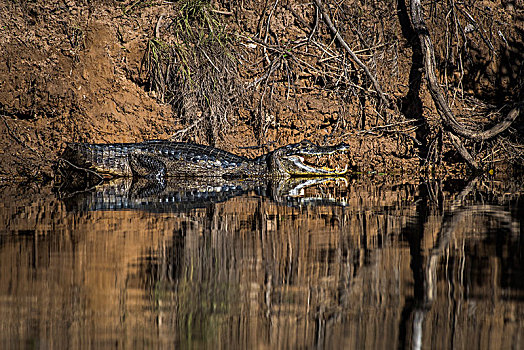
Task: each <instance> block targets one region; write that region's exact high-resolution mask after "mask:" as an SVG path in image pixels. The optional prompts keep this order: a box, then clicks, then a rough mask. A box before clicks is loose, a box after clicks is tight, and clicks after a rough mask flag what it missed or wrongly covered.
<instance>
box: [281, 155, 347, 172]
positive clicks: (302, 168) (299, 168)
mask: <svg viewBox="0 0 524 350" xmlns="http://www.w3.org/2000/svg"><path fill="white" fill-rule="evenodd" d="M287 160H288V161H290V162H291V163H292V164H293V166H291V167H288V168H287V169H286V172H287V173H288V174H289V175H291V176H336V175H344V174H346V173H347V170H348V166H347V164H346V167H345V168H344V169H343V170H338V169H331V168H328V167H315V166H312V165H308V164H306V163H304V157H301V156H291V157H288V158H287Z"/></svg>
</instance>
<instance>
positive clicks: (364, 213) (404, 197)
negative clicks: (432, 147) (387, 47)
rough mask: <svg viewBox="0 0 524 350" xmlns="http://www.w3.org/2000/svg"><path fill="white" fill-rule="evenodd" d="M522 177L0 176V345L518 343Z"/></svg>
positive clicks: (521, 333) (523, 270) (522, 294)
mask: <svg viewBox="0 0 524 350" xmlns="http://www.w3.org/2000/svg"><path fill="white" fill-rule="evenodd" d="M522 189H523V187H522V185H521V184H519V183H508V182H498V181H494V180H489V179H476V180H473V181H471V182H467V181H462V180H456V181H453V180H447V181H428V180H419V179H416V180H404V179H398V178H385V177H381V178H366V179H360V178H359V179H351V180H346V181H343V180H340V179H339V180H333V181H326V182H324V183H314V182H309V183H308V182H307V181H302V182H300V181H297V182H295V183H291V184H290V183H284V184H282V183H269V184H268V183H260V182H257V183H246V182H241V183H226V184H224V183H220V184H217V183H211V184H205V183H202V182H199V183H196V184H187V183H184V182H179V183H178V182H176V181H175V183H168V184H161V185H155V184H153V185H151V184H136V183H135V184H133V183H129V182H126V181H123V182H120V183H116V184H115V183H113V184H108V185H104V186H98V187H96V188H94V189H92V190H91V191H87V192H80V193H75V194H70V193H69V194H67V195H64V194H63V193H61V194H60V195H58V194H56V193H54V192H52V191H51V188H50V187H40V186H36V185H25V186H4V187H3V188H1V189H0V196H1V197H2V200H1V204H0V341H1V343H0V344H1V346H2V348H7V347H10V348H20V347H29V348H31V347H35V348H56V349H58V348H73V347H74V348H77V347H96V348H99V347H107V348H115V347H116V348H122V347H125V348H131V347H148V348H152V347H169V348H173V347H176V348H179V347H182V348H187V347H215V348H348V349H352V348H353V349H361V348H364V347H366V348H374V349H380V348H383V349H391V348H458V349H466V348H467V349H470V348H484V349H488V348H513V349H518V348H523V347H524V244H523V238H524V231H523V224H522V218H523V217H524V206H523V197H522Z"/></svg>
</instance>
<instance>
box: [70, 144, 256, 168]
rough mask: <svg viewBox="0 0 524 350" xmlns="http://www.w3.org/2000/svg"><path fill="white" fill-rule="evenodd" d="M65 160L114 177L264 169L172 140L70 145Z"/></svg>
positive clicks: (221, 151) (242, 158)
mask: <svg viewBox="0 0 524 350" xmlns="http://www.w3.org/2000/svg"><path fill="white" fill-rule="evenodd" d="M62 158H63V159H65V160H67V161H69V162H70V163H72V164H74V165H75V166H78V167H80V168H85V169H91V170H94V171H96V172H98V173H102V174H109V175H112V176H133V175H139V176H155V175H157V174H160V173H161V174H162V175H164V176H223V175H237V174H239V175H244V173H245V174H247V175H249V172H258V171H259V170H260V169H258V167H259V165H258V164H253V161H252V160H250V159H248V158H245V157H241V156H237V155H235V154H232V153H229V152H226V151H223V150H220V149H217V148H214V147H210V146H204V145H198V144H191V143H179V142H169V141H146V142H142V143H114V144H87V143H70V144H68V145H67V147H66V149H65V150H64V153H63V154H62ZM255 168H257V169H255Z"/></svg>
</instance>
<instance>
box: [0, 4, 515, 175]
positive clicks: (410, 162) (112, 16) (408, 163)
mask: <svg viewBox="0 0 524 350" xmlns="http://www.w3.org/2000/svg"><path fill="white" fill-rule="evenodd" d="M212 5H213V8H214V9H215V10H214V11H215V12H216V13H217V14H218V16H219V18H221V20H222V21H224V23H225V24H226V25H227V26H228V27H227V28H230V30H231V32H232V33H233V34H234V35H237V36H236V37H235V38H236V39H235V40H236V43H237V45H238V48H239V49H238V54H239V56H241V57H243V58H244V59H245V61H241V64H240V65H239V72H238V74H239V79H240V82H241V84H244V86H247V84H248V83H249V82H253V81H255V80H256V79H258V78H259V77H260V76H262V75H263V74H264V72H265V70H264V69H267V66H264V65H265V63H264V62H265V60H266V57H269V56H268V49H266V48H264V47H262V46H261V45H255V44H254V43H253V41H249V40H246V38H249V37H251V38H255V39H256V38H257V36H259V34H260V33H263V32H264V30H265V29H267V28H270V29H271V30H270V31H269V35H268V37H269V41H267V40H266V42H268V43H272V45H274V46H276V45H277V44H279V45H283V43H282V41H283V40H284V39H285V38H288V39H289V40H290V41H291V39H293V38H300V36H302V37H306V36H307V35H308V31H310V29H311V28H317V29H316V30H318V35H319V37H321V38H324V39H326V42H327V43H328V44H329V45H331V46H329V48H330V49H332V50H333V52H332V53H331V54H334V52H335V49H336V44H334V42H333V40H332V39H331V34H330V32H329V30H328V29H327V28H326V27H325V26H323V24H322V23H318V22H319V21H318V18H317V19H315V8H314V7H313V6H312V4H311V3H309V2H303V1H282V2H280V3H278V6H274V3H267V4H263V3H259V2H256V1H245V2H242V3H237V2H235V1H231V2H230V1H217V2H215V3H213V4H212ZM351 5H355V2H354V1H347V2H346V3H344V4H343V5H342V8H341V9H342V10H341V12H340V13H346V14H349V15H348V16H349V17H348V18H347V20H348V22H347V23H353V24H355V23H356V22H351V21H352V20H353V19H354V18H356V17H351V16H361V17H362V18H364V17H365V16H366V12H365V11H363V10H366V9H362V8H361V9H358V8H355V7H351ZM510 5H511V6H510ZM169 6H171V5H170V4H169V3H166V2H142V1H138V2H137V1H94V2H84V1H73V0H66V1H63V0H52V1H34V2H24V1H22V2H20V1H3V2H0V27H1V28H2V33H3V34H2V35H1V36H0V57H2V59H1V60H0V115H1V116H0V118H1V119H2V120H1V121H0V133H1V134H2V135H3V137H2V138H0V179H1V180H3V181H6V180H13V179H24V178H33V179H46V178H51V177H52V175H53V172H52V168H51V166H52V164H53V162H54V160H56V158H57V156H58V154H59V153H60V151H61V150H62V149H63V146H64V143H65V142H70V141H83V142H138V141H142V140H147V139H158V138H168V137H170V136H172V135H173V134H174V133H175V131H176V130H180V129H182V128H184V127H187V125H188V124H187V122H188V121H187V119H186V120H183V119H182V118H180V116H179V115H177V111H176V110H175V109H173V107H172V106H171V105H169V104H164V103H160V102H159V101H158V100H157V98H156V97H157V95H156V94H155V92H149V91H148V88H147V84H146V77H145V73H144V72H143V70H141V67H142V62H143V58H144V54H145V52H146V46H147V43H148V40H149V39H150V38H151V37H152V36H153V35H154V32H155V25H156V24H157V23H158V19H159V17H160V16H161V15H163V14H165V13H167V12H168V11H169V9H168V7H169ZM344 6H345V7H344ZM381 6H382V7H380V6H379V7H376V8H371V9H370V13H371V12H372V11H371V10H373V11H375V12H376V11H383V12H384V11H390V13H389V17H384V18H379V19H377V21H376V23H370V22H369V19H368V20H367V21H368V22H367V23H368V25H367V27H366V23H365V22H362V23H360V24H358V23H357V24H355V26H356V27H354V28H352V27H348V28H345V29H344V30H345V31H346V32H347V34H346V37H347V38H348V39H347V40H349V39H351V38H353V37H359V36H360V37H362V38H363V39H368V38H369V37H371V36H375V39H376V41H377V43H380V42H382V43H383V44H380V45H382V46H377V48H374V49H373V50H374V51H373V52H375V55H376V56H374V57H371V55H368V56H366V49H365V48H361V50H362V56H363V57H364V58H366V59H368V60H369V63H372V62H375V63H374V64H375V66H374V67H373V69H374V71H376V73H377V77H378V80H379V81H380V82H381V83H382V84H383V85H384V86H385V90H386V92H387V93H388V95H389V96H390V97H392V98H393V100H394V101H396V106H397V107H396V108H398V109H399V110H408V109H409V107H410V106H412V104H413V103H415V102H416V101H413V100H410V98H409V95H408V94H409V88H408V87H409V84H410V79H411V77H410V70H412V51H411V46H410V44H409V41H408V40H407V39H406V34H405V33H403V32H402V28H401V25H400V22H399V19H398V18H397V17H396V16H394V17H391V14H392V13H395V11H396V10H395V8H390V9H388V7H391V6H390V5H388V4H384V5H381ZM482 6H484V8H490V9H491V10H492V11H493V13H494V14H496V15H497V16H502V17H501V18H506V19H507V23H502V22H500V23H499V24H498V25H499V26H500V27H501V28H502V29H503V30H505V31H503V33H505V34H506V37H502V36H500V35H499V36H498V38H499V39H498V41H493V43H494V45H495V46H497V45H499V46H500V45H502V44H504V42H509V43H511V44H512V45H509V44H508V45H509V46H507V50H506V51H507V55H505V56H504V57H498V58H493V56H489V55H483V52H482V51H479V52H478V57H477V58H478V60H477V61H476V62H473V63H471V64H470V65H469V66H467V67H475V69H473V68H471V69H469V70H464V68H463V67H462V69H463V70H462V72H464V74H462V73H461V75H460V77H461V78H463V77H468V78H471V79H469V80H468V81H467V82H466V81H465V80H463V79H459V81H458V82H459V83H460V84H461V85H460V88H461V90H460V91H462V92H464V91H466V92H468V93H471V94H475V93H476V94H477V95H478V96H480V97H484V98H486V99H487V98H490V99H491V100H492V101H493V100H496V99H498V98H500V96H499V95H500V94H499V93H500V92H501V91H503V92H508V90H511V91H510V92H511V94H509V93H507V94H506V95H507V96H508V95H511V96H510V97H515V96H521V95H522V92H521V88H522V86H521V85H519V84H521V82H522V79H521V78H520V76H519V75H518V74H519V73H518V72H522V51H520V53H519V50H518V48H519V47H521V48H522V42H521V38H520V39H518V37H519V36H518V35H519V33H521V32H519V31H518V30H515V29H514V28H513V27H514V23H520V26H521V27H522V23H521V21H520V22H519V20H518V18H522V4H519V3H518V2H517V3H515V4H514V3H513V2H510V3H508V4H506V3H504V4H503V5H500V4H497V3H491V2H483V4H482ZM393 7H394V6H393ZM272 8H273V10H272ZM357 10H358V11H357ZM166 11H167V12H166ZM344 11H346V12H344ZM357 12H358V13H357ZM268 14H272V15H271V16H270V15H268ZM367 15H368V16H371V15H375V14H374V13H372V14H367ZM519 16H520V17H519ZM342 19H343V18H342ZM350 20H351V21H350ZM337 23H344V22H337ZM508 23H509V24H508ZM512 23H513V24H512ZM438 24H439V23H434V27H433V28H436V29H437V30H438V29H439V27H438ZM381 26H382V27H381ZM517 27H518V26H517ZM264 28H265V29H264ZM355 28H356V29H355ZM373 28H374V29H373ZM384 28H385V29H384ZM512 28H513V29H512ZM372 29H373V30H375V32H373V30H372ZM495 29H497V30H498V27H497V28H491V32H495V33H496V31H495ZM517 29H518V28H517ZM374 33H378V34H374ZM381 33H382V34H381ZM501 33H502V32H501ZM445 37H446V33H445V32H444V29H441V30H440V31H437V33H436V38H437V39H436V43H437V44H438V43H439V40H441V39H442V38H445ZM262 39H264V35H262V36H261V37H260V36H259V39H257V40H262ZM266 39H267V37H266ZM519 40H520V41H519ZM363 42H365V40H363ZM501 43H502V44H501ZM369 44H370V45H369V46H371V44H373V43H369ZM519 45H520V46H519ZM499 46H497V49H500V48H499ZM326 47H328V46H326ZM381 47H386V48H387V50H385V49H384V51H380V50H381ZM354 48H355V49H356V50H357V51H358V50H359V48H358V47H354ZM310 50H311V51H308V52H316V51H314V50H317V51H319V50H320V49H318V48H317V49H315V48H314V47H313V45H311V49H310ZM512 50H513V51H512ZM444 51H445V50H444ZM445 54H446V52H443V50H441V49H439V50H437V55H440V56H439V57H442V56H443V55H445ZM381 55H382V56H381ZM388 55H389V56H388ZM488 56H489V57H491V58H490V59H488V58H487V57H488ZM377 57H378V58H379V59H380V58H382V60H378V61H377V60H376V58H377ZM391 57H393V58H394V59H391ZM271 58H273V56H271ZM455 58H456V57H455ZM329 60H330V58H329V57H323V58H322V57H318V58H315V62H316V63H318V64H325V65H328V64H330V63H329ZM344 60H345V58H344ZM373 60H375V61H373ZM504 60H506V61H504ZM502 61H504V62H506V66H505V67H503V66H501V62H502ZM286 62H291V60H289V61H286ZM482 62H483V64H484V69H483V70H482V69H480V68H479V67H481V63H482ZM248 63H250V64H248ZM308 64H309V63H308ZM464 66H466V65H465V64H464ZM264 67H265V68H264ZM303 67H309V66H308V65H305V66H303ZM323 67H324V68H325V69H330V68H329V66H323ZM326 67H327V68H326ZM467 67H466V68H467ZM508 67H509V68H508ZM313 68H314V67H313ZM313 68H312V69H309V68H307V69H306V68H304V69H303V70H302V71H299V72H298V73H293V74H291V75H290V74H289V73H287V78H286V73H285V72H286V69H288V71H289V69H290V68H289V67H287V68H286V66H285V65H284V64H283V65H282V66H280V68H279V71H280V74H281V75H279V76H278V77H277V76H275V78H274V79H273V80H272V81H271V82H270V83H269V82H267V84H266V85H265V87H262V86H260V87H258V88H255V89H251V90H249V89H248V88H246V89H245V92H246V96H245V97H247V99H248V101H247V103H246V101H244V103H242V104H240V103H239V105H238V106H237V108H236V109H235V110H234V113H233V115H231V116H230V117H229V119H228V120H229V125H228V127H227V130H226V132H224V133H223V134H222V138H220V139H219V140H218V141H217V146H219V147H222V148H225V149H227V150H230V151H233V152H235V153H239V154H244V155H249V156H254V155H258V154H260V153H262V152H263V151H265V150H268V149H271V148H274V147H276V146H278V145H283V144H287V143H290V142H296V141H299V140H301V139H303V138H309V139H311V140H313V141H316V142H320V143H324V142H329V143H334V142H339V141H345V142H349V143H350V144H352V145H353V149H354V151H353V152H352V153H351V154H350V155H349V158H347V159H346V158H344V159H339V161H340V162H344V163H349V165H350V166H352V167H353V168H354V169H359V170H362V171H387V172H402V171H405V172H416V171H418V170H419V169H421V167H420V165H421V163H423V162H421V160H420V158H419V156H418V155H417V152H416V150H415V144H414V143H413V142H411V141H409V140H410V139H414V138H415V137H416V136H417V135H416V131H415V129H414V128H407V129H406V131H405V132H404V131H403V132H402V133H395V132H393V133H383V132H382V131H383V129H382V127H383V126H384V124H385V123H384V122H383V121H381V120H379V118H378V117H377V115H376V113H375V110H374V108H375V105H374V102H373V101H371V102H370V100H372V99H373V98H372V97H370V96H367V97H364V98H362V97H359V96H358V94H355V93H354V92H352V91H351V89H350V88H349V85H347V86H346V87H343V86H342V85H335V82H336V81H332V82H330V81H323V80H322V79H320V78H319V75H318V74H317V73H316V71H315V70H314V69H313ZM291 69H293V67H291ZM295 69H296V67H295ZM392 72H394V73H392ZM501 73H505V75H504V74H501ZM341 74H342V73H341ZM516 74H517V75H516ZM290 76H291V78H292V84H291V83H290ZM354 77H356V78H355V79H358V77H360V76H359V75H355V76H354ZM446 78H448V80H449V81H450V84H451V83H452V80H453V79H456V78H457V75H452V76H451V77H446ZM354 81H355V83H358V81H356V80H354ZM464 82H465V83H464ZM357 85H358V84H357ZM365 86H366V85H365V84H364V83H362V84H361V85H360V87H359V88H360V89H361V88H362V87H365ZM495 87H497V88H499V90H500V91H499V90H496V89H495ZM352 88H354V87H352ZM357 90H358V89H357ZM268 91H269V92H268ZM497 94H499V95H497ZM268 96H270V98H269V97H268ZM507 96H506V97H507ZM406 97H407V99H406ZM260 100H262V101H263V102H262V103H261V102H260ZM420 101H421V103H422V104H423V105H424V109H423V110H422V111H421V113H423V114H424V116H425V117H426V119H427V120H430V121H431V120H434V119H435V118H438V115H437V113H436V111H435V109H434V106H433V104H432V102H431V98H430V96H429V94H428V93H427V92H426V91H425V90H424V89H422V91H421V93H420ZM260 106H263V108H260ZM457 106H458V107H459V108H462V109H467V108H468V106H467V104H465V103H457ZM393 112H394V111H391V113H393ZM408 114H409V113H406V115H408ZM411 117H416V116H411ZM397 121H398V120H396V121H395V122H397ZM399 125H402V124H399ZM430 127H431V125H430ZM437 131H438V130H437ZM185 140H188V141H196V142H205V141H206V140H205V139H203V138H202V137H201V136H200V135H199V134H198V133H191V132H190V133H188V134H187V135H186V137H185ZM265 143H267V144H268V146H267V147H265V148H259V149H245V148H241V146H255V145H257V144H265ZM446 147H447V146H446V145H445V146H444V152H445V151H446ZM454 159H455V158H453V157H448V158H447V160H448V161H451V162H448V163H446V164H445V165H447V166H448V167H447V168H446V169H447V170H446V171H449V169H463V166H462V165H456V164H454V163H453V161H454ZM450 165H451V166H450Z"/></svg>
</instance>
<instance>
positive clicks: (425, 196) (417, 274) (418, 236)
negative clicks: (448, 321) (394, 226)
mask: <svg viewBox="0 0 524 350" xmlns="http://www.w3.org/2000/svg"><path fill="white" fill-rule="evenodd" d="M428 201H429V192H428V188H427V185H426V184H421V185H420V186H419V189H418V196H417V197H415V202H416V203H417V205H416V217H415V219H414V221H413V223H412V224H410V225H408V226H406V228H405V230H404V232H405V233H404V236H405V238H406V239H407V240H408V244H409V254H410V255H411V263H410V267H411V271H412V272H413V298H409V299H408V298H406V300H405V302H404V307H403V310H402V315H401V320H400V326H399V328H400V329H399V337H400V339H399V348H401V349H405V348H406V346H407V340H408V339H407V335H408V325H409V321H410V319H411V318H412V315H413V313H414V312H415V311H416V310H418V309H420V305H421V304H422V302H423V300H424V270H423V267H422V266H423V257H422V252H421V242H422V237H424V226H425V224H426V220H427V218H428V217H429V212H428V211H429V208H428Z"/></svg>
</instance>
